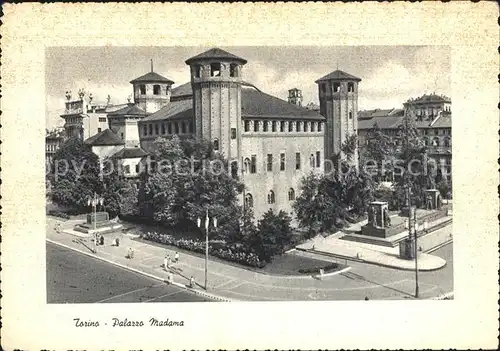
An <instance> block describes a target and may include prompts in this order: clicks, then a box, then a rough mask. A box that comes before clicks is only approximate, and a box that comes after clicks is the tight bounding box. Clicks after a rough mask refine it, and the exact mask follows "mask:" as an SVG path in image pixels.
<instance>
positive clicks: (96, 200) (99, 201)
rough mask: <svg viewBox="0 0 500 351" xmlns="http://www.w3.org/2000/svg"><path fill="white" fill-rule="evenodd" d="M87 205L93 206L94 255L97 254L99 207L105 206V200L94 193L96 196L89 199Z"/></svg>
mask: <svg viewBox="0 0 500 351" xmlns="http://www.w3.org/2000/svg"><path fill="white" fill-rule="evenodd" d="M87 204H88V205H89V206H90V205H92V215H93V217H94V218H93V219H92V216H91V217H90V220H91V221H92V223H93V224H92V228H93V233H92V234H93V235H94V253H96V252H97V234H96V230H97V226H96V217H97V205H101V206H102V205H103V204H104V198H103V197H102V196H98V195H97V193H94V196H92V197H90V196H89V197H88V198H87Z"/></svg>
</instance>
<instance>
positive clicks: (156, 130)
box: [155, 124, 160, 135]
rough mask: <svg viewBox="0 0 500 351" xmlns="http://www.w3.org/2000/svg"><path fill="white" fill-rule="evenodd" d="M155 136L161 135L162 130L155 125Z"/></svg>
mask: <svg viewBox="0 0 500 351" xmlns="http://www.w3.org/2000/svg"><path fill="white" fill-rule="evenodd" d="M155 134H156V135H158V134H160V128H159V126H158V124H155Z"/></svg>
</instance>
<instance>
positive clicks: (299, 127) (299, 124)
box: [295, 121, 302, 132]
mask: <svg viewBox="0 0 500 351" xmlns="http://www.w3.org/2000/svg"><path fill="white" fill-rule="evenodd" d="M295 125H296V128H295V129H296V132H300V131H301V129H302V122H300V121H297V122H296V123H295Z"/></svg>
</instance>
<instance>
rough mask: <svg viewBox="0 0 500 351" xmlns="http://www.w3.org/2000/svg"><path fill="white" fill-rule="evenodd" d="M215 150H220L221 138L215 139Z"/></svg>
mask: <svg viewBox="0 0 500 351" xmlns="http://www.w3.org/2000/svg"><path fill="white" fill-rule="evenodd" d="M214 150H215V151H219V139H214Z"/></svg>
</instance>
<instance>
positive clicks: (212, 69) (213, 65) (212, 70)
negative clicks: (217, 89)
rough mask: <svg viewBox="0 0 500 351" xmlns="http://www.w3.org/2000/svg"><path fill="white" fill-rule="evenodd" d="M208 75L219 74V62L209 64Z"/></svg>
mask: <svg viewBox="0 0 500 351" xmlns="http://www.w3.org/2000/svg"><path fill="white" fill-rule="evenodd" d="M210 76H212V77H220V76H221V71H220V63H218V62H215V63H211V64H210Z"/></svg>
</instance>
